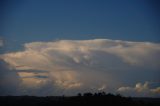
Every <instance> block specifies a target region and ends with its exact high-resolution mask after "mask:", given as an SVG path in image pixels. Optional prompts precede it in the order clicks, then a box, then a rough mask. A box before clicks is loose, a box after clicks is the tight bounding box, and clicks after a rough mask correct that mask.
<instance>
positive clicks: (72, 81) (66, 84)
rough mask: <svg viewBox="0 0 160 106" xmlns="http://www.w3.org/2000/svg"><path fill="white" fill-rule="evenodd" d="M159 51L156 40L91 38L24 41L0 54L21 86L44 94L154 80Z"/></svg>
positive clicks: (112, 88)
mask: <svg viewBox="0 0 160 106" xmlns="http://www.w3.org/2000/svg"><path fill="white" fill-rule="evenodd" d="M159 54H160V44H159V43H151V42H131V41H122V40H110V39H93V40H59V41H50V42H31V43H26V44H24V50H21V51H17V52H10V53H5V54H2V55H1V56H0V58H1V59H2V60H3V61H5V62H6V63H7V64H8V65H9V66H8V67H9V69H10V70H14V71H15V70H16V73H17V74H18V76H19V79H21V86H23V87H24V88H25V87H26V88H27V89H38V90H40V91H41V92H43V89H44V91H45V93H43V94H44V95H48V94H50V93H46V91H49V92H53V91H54V90H56V89H58V90H60V91H63V93H64V94H65V93H66V94H67V93H68V94H72V93H73V92H76V91H77V92H83V91H97V90H102V89H103V90H104V91H106V92H117V88H119V90H118V91H122V88H121V89H120V87H121V86H124V85H125V84H130V83H136V81H137V82H139V81H142V82H146V81H147V80H148V81H157V80H159V79H158V76H155V75H157V74H158V73H160V72H159V69H160V55H159ZM131 73H132V74H131ZM154 74H155V75H154ZM149 75H151V76H149ZM148 76H149V77H148ZM153 76H154V77H153ZM135 77H137V79H136V80H135ZM124 79H127V80H126V81H124ZM133 80H134V81H133ZM158 86H159V85H158ZM48 89H49V90H48ZM51 89H53V91H52V90H51ZM129 89H130V88H129ZM38 90H37V91H38ZM152 90H153V89H152ZM136 93H140V92H136ZM152 93H156V95H157V93H159V92H152ZM43 94H42V95H43ZM53 94H54V92H53ZM131 96H132V95H131ZM148 96H150V95H148Z"/></svg>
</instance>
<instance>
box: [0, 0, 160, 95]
mask: <svg viewBox="0 0 160 106" xmlns="http://www.w3.org/2000/svg"><path fill="white" fill-rule="evenodd" d="M159 4H160V2H159V1H158V0H1V1H0V15H1V17H0V23H1V24H0V95H63V94H66V95H73V94H76V93H78V92H86V91H92V92H97V91H106V92H111V93H121V94H123V95H126V96H152V97H157V96H160V78H159V75H160V70H159V69H160V56H159V54H160V12H159V10H160V7H159Z"/></svg>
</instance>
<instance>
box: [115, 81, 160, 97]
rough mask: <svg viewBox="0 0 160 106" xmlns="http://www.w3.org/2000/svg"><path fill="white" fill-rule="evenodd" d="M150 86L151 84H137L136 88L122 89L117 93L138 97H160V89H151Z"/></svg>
mask: <svg viewBox="0 0 160 106" xmlns="http://www.w3.org/2000/svg"><path fill="white" fill-rule="evenodd" d="M149 84H150V83H149V82H145V83H144V84H142V83H137V84H136V85H135V87H129V86H127V87H120V88H118V90H117V91H118V92H119V93H122V94H124V95H128V96H129V95H130V94H131V93H132V94H134V95H136V96H155V95H156V96H160V87H156V88H150V86H149Z"/></svg>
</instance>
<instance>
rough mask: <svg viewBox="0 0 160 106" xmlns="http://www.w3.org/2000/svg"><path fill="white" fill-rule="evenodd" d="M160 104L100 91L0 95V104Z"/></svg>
mask: <svg viewBox="0 0 160 106" xmlns="http://www.w3.org/2000/svg"><path fill="white" fill-rule="evenodd" d="M66 105H73V106H77V105H81V106H83V105H97V106H110V105H118V106H119V105H122V106H160V98H157V99H156V98H154V99H153V98H146V99H145V98H143V99H142V98H128V97H122V96H121V95H113V94H106V93H105V92H100V93H95V94H92V93H84V94H81V93H79V94H78V95H77V96H71V97H65V96H47V97H35V96H1V97H0V106H66Z"/></svg>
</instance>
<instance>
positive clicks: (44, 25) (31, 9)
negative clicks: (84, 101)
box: [1, 0, 160, 49]
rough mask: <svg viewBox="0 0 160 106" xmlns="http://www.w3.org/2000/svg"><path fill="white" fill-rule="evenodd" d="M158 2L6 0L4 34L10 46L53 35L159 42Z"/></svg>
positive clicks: (133, 0)
mask: <svg viewBox="0 0 160 106" xmlns="http://www.w3.org/2000/svg"><path fill="white" fill-rule="evenodd" d="M158 3H159V2H158V1H157V0H4V2H2V11H1V12H2V13H1V15H2V16H3V17H2V21H3V22H2V25H1V26H2V29H1V36H2V37H3V38H4V39H5V40H6V43H7V44H8V45H9V46H10V47H8V49H13V48H14V49H16V48H17V47H20V45H21V43H24V42H32V41H48V40H51V39H53V40H55V39H93V38H107V39H120V40H129V41H151V42H159V39H160V37H159V34H160V30H159V28H160V20H159V19H160V14H159V12H158V11H159V7H158ZM13 43H14V45H13ZM11 46H14V47H12V48H11Z"/></svg>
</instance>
